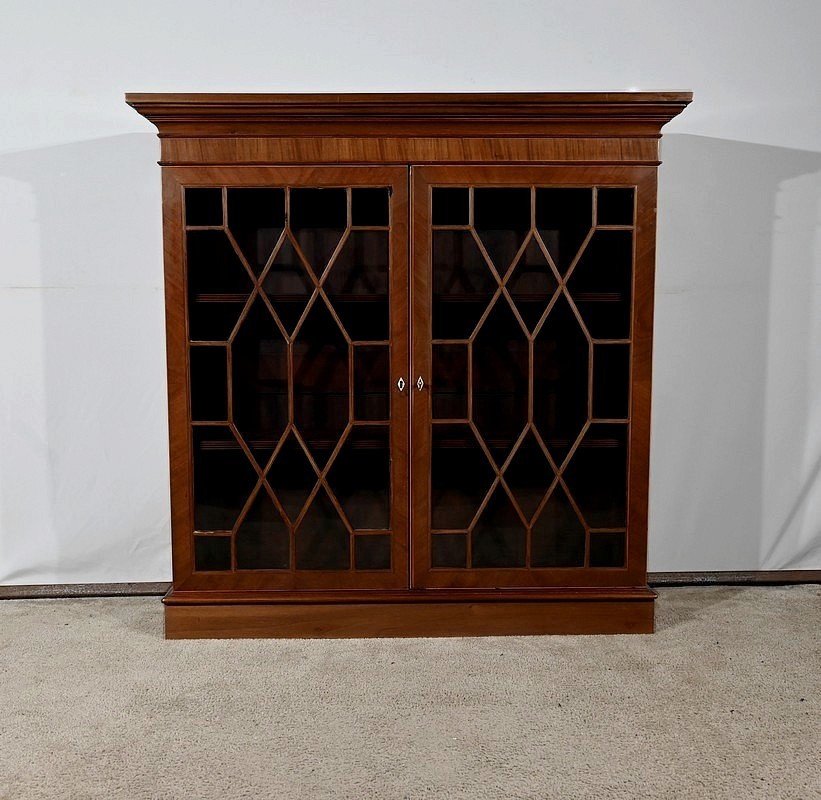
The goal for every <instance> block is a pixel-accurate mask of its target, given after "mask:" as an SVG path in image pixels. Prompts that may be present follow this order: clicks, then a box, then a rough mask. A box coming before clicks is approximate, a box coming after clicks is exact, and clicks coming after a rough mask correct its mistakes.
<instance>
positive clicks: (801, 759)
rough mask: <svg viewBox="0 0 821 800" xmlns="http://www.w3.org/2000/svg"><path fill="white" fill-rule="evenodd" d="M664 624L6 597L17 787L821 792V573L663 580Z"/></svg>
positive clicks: (160, 791)
mask: <svg viewBox="0 0 821 800" xmlns="http://www.w3.org/2000/svg"><path fill="white" fill-rule="evenodd" d="M658 628H659V631H658V633H656V634H655V635H654V636H613V637H604V636H602V637H592V636H591V637H581V636H579V637H532V638H525V637H521V638H520V637H517V638H488V639H439V640H435V639H404V640H376V639H370V640H343V641H184V642H167V641H165V640H163V638H162V609H161V606H160V601H159V599H157V598H126V599H99V600H96V599H95V600H31V601H26V600H22V601H6V602H0V797H2V798H4V800H6V798H8V799H9V800H28V798H49V799H50V800H53V799H54V798H106V800H115V799H119V798H123V799H124V800H143V798H163V800H165V799H166V798H170V799H172V800H174V799H175V798H187V799H188V800H211V798H220V800H231V799H232V798H266V799H267V798H273V799H275V800H278V799H279V798H283V800H291V799H292V798H355V799H356V800H360V799H364V798H379V799H380V800H382V799H383V798H386V799H387V798H469V799H470V800H480V799H481V798H505V799H507V798H534V800H535V799H537V798H538V800H544V798H561V800H571V799H572V798H603V799H606V800H611V799H615V800H620V799H621V798H630V800H634V798H671V799H672V798H676V799H677V798H699V800H711V799H716V798H733V800H739V798H767V800H776V799H777V798H800V800H807V798H818V797H821V587H819V586H794V587H787V588H745V589H738V588H718V587H715V588H687V589H667V590H663V591H662V592H661V597H660V600H659V603H658Z"/></svg>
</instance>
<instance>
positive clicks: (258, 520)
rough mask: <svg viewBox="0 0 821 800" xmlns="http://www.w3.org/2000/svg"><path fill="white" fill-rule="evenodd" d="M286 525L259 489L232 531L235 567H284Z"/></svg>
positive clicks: (287, 545) (286, 558)
mask: <svg viewBox="0 0 821 800" xmlns="http://www.w3.org/2000/svg"><path fill="white" fill-rule="evenodd" d="M290 547H291V537H290V534H289V532H288V526H287V525H286V524H285V522H284V521H283V519H282V517H281V516H280V515H279V512H278V511H277V510H276V507H275V506H274V504H273V503H272V502H271V498H270V497H269V496H268V494H267V492H266V491H265V490H264V489H260V490H259V492H258V493H257V496H256V497H255V498H254V502H253V503H252V505H251V508H250V509H248V513H247V514H246V515H245V519H244V520H243V521H242V524H241V525H240V526H239V530H238V531H237V534H236V548H237V569H288V564H289V562H290Z"/></svg>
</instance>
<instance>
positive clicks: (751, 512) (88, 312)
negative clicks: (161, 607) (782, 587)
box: [0, 133, 821, 583]
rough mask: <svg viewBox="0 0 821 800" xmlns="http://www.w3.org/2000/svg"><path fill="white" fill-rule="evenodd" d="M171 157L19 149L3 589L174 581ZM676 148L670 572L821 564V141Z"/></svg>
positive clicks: (662, 336)
mask: <svg viewBox="0 0 821 800" xmlns="http://www.w3.org/2000/svg"><path fill="white" fill-rule="evenodd" d="M157 155H158V144H157V140H156V138H155V136H154V135H153V134H149V133H146V134H133V135H126V136H117V137H111V138H107V139H99V140H93V141H86V142H80V143H76V144H70V145H64V146H58V147H52V148H45V149H39V150H32V151H25V152H20V153H11V154H6V155H1V156H0V241H2V243H3V249H4V256H3V271H2V275H1V276H0V352H2V363H3V364H4V372H5V380H4V388H5V394H2V395H0V441H2V443H3V447H2V452H1V453H0V583H3V582H5V583H51V582H109V581H136V580H155V581H158V580H167V579H168V578H169V576H170V555H169V552H170V550H169V539H170V537H169V522H168V461H167V422H166V400H165V359H164V334H163V330H164V325H163V298H162V249H161V231H160V223H161V216H160V181H159V175H158V169H157V167H156V166H154V162H155V161H156V159H157ZM663 156H664V162H665V163H664V166H663V167H662V170H661V176H660V177H661V192H660V197H659V205H660V214H659V249H658V279H657V287H658V291H657V314H656V350H655V397H654V425H655V427H654V433H653V454H652V456H653V457H652V488H651V516H650V526H651V527H650V546H651V561H650V566H651V569H653V570H664V571H667V570H689V569H711V570H719V569H739V570H742V569H755V568H766V569H776V568H802V567H804V568H818V567H821V530H819V528H820V527H821V479H819V470H821V466H820V465H821V460H820V459H821V403H819V402H818V400H817V398H818V397H819V396H821V364H819V360H820V359H819V355H818V354H819V353H821V293H820V292H819V283H821V281H819V272H821V266H819V261H820V260H821V259H819V253H818V234H817V224H818V210H819V198H821V154H819V153H814V152H802V151H796V150H788V149H783V148H777V147H767V146H761V145H752V144H746V143H743V142H732V141H724V140H717V139H709V138H703V137H697V136H684V135H668V136H666V137H665V139H664V140H663ZM10 375H11V376H13V379H12V381H10V380H9V376H10ZM9 389H10V391H9Z"/></svg>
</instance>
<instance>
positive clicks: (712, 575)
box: [647, 569, 821, 586]
mask: <svg viewBox="0 0 821 800" xmlns="http://www.w3.org/2000/svg"><path fill="white" fill-rule="evenodd" d="M647 580H648V583H649V584H650V586H785V585H788V584H792V583H821V569H781V570H778V569H772V570H754V571H751V572H730V571H726V572H651V573H649V574H648V576H647Z"/></svg>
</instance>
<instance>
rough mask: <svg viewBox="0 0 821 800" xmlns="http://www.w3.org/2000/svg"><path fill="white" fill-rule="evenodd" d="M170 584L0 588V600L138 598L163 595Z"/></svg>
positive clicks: (75, 584) (85, 584)
mask: <svg viewBox="0 0 821 800" xmlns="http://www.w3.org/2000/svg"><path fill="white" fill-rule="evenodd" d="M170 588H171V584H170V583H166V582H164V581H162V582H154V583H148V582H139V583H43V584H38V585H33V586H0V600H47V599H59V598H70V597H140V596H144V595H146V596H153V595H158V596H160V597H161V596H162V595H164V594H165V593H166V592H167V591H168V590H169V589H170Z"/></svg>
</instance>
